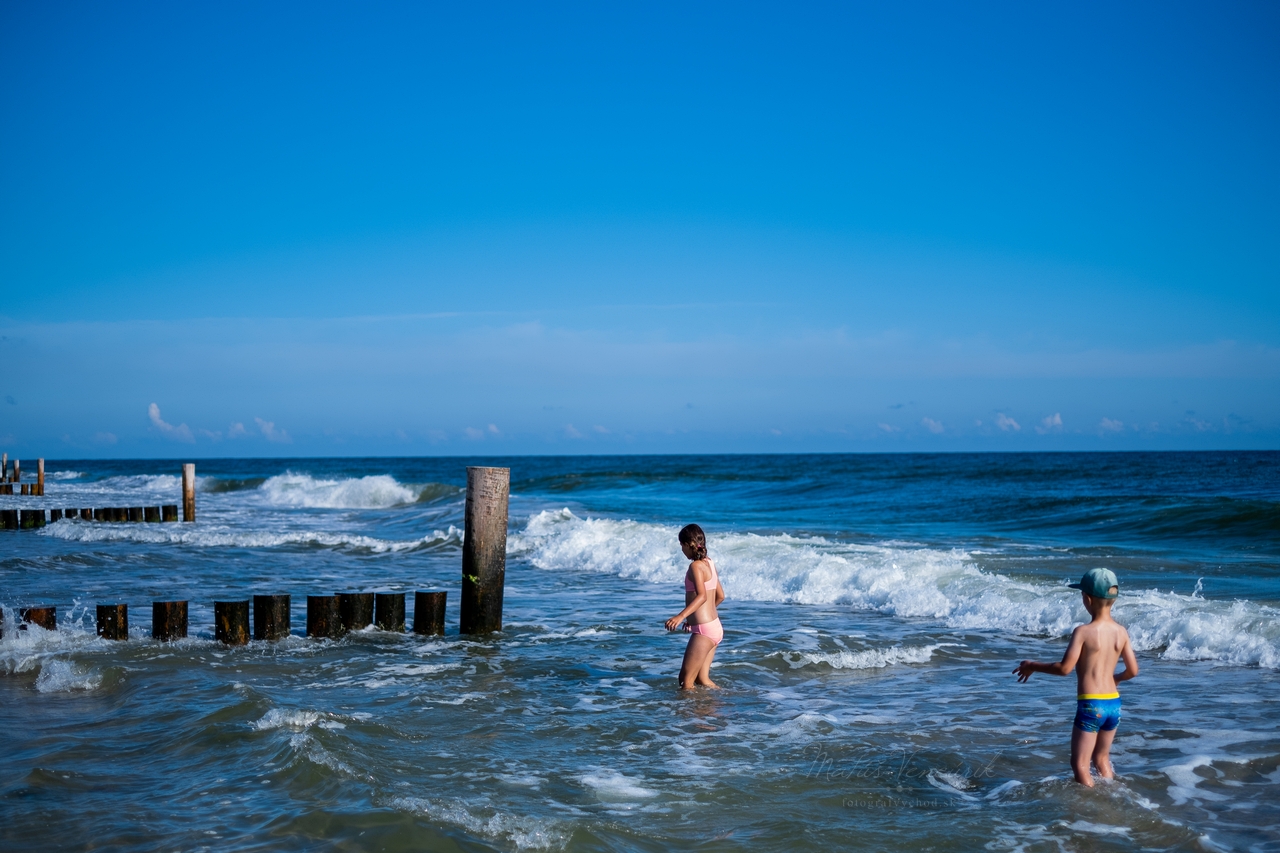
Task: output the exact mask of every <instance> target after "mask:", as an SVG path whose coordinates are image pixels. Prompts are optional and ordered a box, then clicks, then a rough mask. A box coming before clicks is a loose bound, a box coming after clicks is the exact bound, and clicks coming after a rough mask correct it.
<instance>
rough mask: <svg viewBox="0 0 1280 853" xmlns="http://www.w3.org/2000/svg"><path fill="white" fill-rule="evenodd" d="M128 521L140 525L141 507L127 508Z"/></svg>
mask: <svg viewBox="0 0 1280 853" xmlns="http://www.w3.org/2000/svg"><path fill="white" fill-rule="evenodd" d="M129 520H130V521H136V522H139V523H141V522H142V507H140V506H131V507H129Z"/></svg>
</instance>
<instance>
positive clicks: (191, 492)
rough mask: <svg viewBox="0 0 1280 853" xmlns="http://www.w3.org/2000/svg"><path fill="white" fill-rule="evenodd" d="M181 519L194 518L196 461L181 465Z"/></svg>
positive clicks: (188, 519) (189, 519)
mask: <svg viewBox="0 0 1280 853" xmlns="http://www.w3.org/2000/svg"><path fill="white" fill-rule="evenodd" d="M182 520H183V521H195V520H196V463H194V462H186V463H183V466H182Z"/></svg>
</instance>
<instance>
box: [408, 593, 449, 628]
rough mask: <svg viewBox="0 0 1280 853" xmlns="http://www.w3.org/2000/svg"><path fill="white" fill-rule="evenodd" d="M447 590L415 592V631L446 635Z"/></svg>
mask: <svg viewBox="0 0 1280 853" xmlns="http://www.w3.org/2000/svg"><path fill="white" fill-rule="evenodd" d="M448 595H449V593H447V592H415V593H414V594H413V633H415V634H426V635H427V636H435V637H442V636H444V604H445V599H446V598H447V597H448Z"/></svg>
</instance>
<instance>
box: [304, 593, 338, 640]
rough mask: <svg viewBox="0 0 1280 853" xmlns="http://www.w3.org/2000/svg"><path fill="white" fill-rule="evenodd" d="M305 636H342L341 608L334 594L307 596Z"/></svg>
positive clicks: (334, 638)
mask: <svg viewBox="0 0 1280 853" xmlns="http://www.w3.org/2000/svg"><path fill="white" fill-rule="evenodd" d="M307 636H308V637H315V638H316V639H320V640H336V639H338V638H339V637H341V636H342V610H341V608H339V607H338V596H336V595H308V596H307Z"/></svg>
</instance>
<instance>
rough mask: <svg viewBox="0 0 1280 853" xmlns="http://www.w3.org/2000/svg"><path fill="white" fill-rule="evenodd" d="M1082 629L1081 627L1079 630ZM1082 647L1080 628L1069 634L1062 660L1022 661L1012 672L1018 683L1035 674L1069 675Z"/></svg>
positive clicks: (1082, 639) (1082, 638) (1078, 658)
mask: <svg viewBox="0 0 1280 853" xmlns="http://www.w3.org/2000/svg"><path fill="white" fill-rule="evenodd" d="M1083 627H1084V626H1083V625H1082V626H1081V628H1083ZM1083 646H1084V637H1083V635H1082V634H1081V633H1080V628H1076V629H1075V630H1074V631H1072V632H1071V642H1070V643H1067V650H1066V651H1065V652H1063V654H1062V660H1060V661H1058V662H1057V663H1041V662H1040V661H1038V660H1024V661H1023V662H1022V663H1020V664H1018V666H1017V667H1016V668H1014V670H1013V671H1014V672H1016V673H1017V674H1018V681H1026V680H1027V679H1029V678H1031V676H1032V675H1033V674H1034V673H1037V672H1043V673H1044V674H1045V675H1070V674H1071V671H1072V670H1074V669H1075V668H1076V662H1077V661H1078V660H1080V649H1081V648H1082V647H1083ZM1126 664H1127V661H1126Z"/></svg>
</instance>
